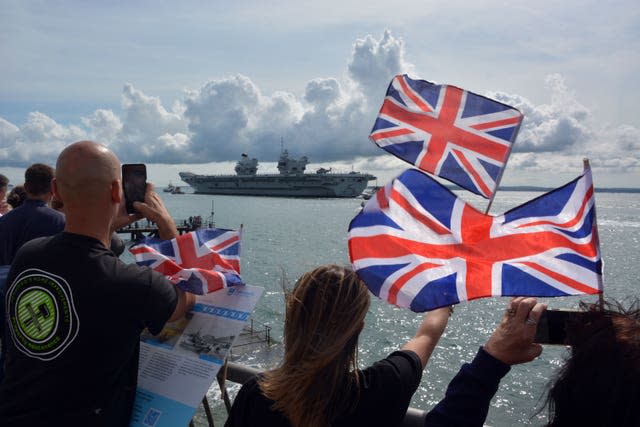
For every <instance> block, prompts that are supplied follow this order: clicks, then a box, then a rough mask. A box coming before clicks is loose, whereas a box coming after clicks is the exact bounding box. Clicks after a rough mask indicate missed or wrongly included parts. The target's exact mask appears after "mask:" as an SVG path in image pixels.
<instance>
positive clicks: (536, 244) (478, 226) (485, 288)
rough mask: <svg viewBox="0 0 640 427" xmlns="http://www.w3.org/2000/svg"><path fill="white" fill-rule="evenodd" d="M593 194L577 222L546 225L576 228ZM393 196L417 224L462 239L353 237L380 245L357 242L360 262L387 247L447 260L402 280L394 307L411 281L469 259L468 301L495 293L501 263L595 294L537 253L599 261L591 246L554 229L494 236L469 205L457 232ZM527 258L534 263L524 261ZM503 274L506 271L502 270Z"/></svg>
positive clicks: (399, 253) (389, 252)
mask: <svg viewBox="0 0 640 427" xmlns="http://www.w3.org/2000/svg"><path fill="white" fill-rule="evenodd" d="M592 194H593V189H591V190H590V191H589V192H587V194H586V195H585V197H584V199H583V201H582V207H581V209H580V211H579V212H578V213H577V214H576V216H575V217H574V218H572V219H570V220H568V221H566V222H565V223H552V222H549V221H545V222H544V223H545V224H546V225H555V226H557V227H570V226H571V225H573V224H576V223H577V222H578V221H579V219H580V218H581V217H582V215H583V213H584V211H585V209H587V207H588V203H589V199H590V198H591V196H592ZM390 196H391V197H390V198H391V200H393V202H395V203H397V205H398V206H399V207H401V208H402V209H404V210H405V211H407V212H411V215H412V216H413V217H414V218H415V219H416V220H418V221H420V222H422V223H423V224H424V225H425V226H427V227H428V228H430V229H431V230H433V231H434V232H435V233H437V234H439V235H444V234H448V235H449V236H454V234H455V235H456V237H455V239H456V240H457V242H456V243H453V244H434V243H430V242H424V241H415V240H413V239H408V238H403V237H398V236H394V235H390V234H380V235H377V236H375V237H367V238H363V237H352V239H372V238H373V239H375V241H371V240H369V242H368V243H367V244H357V242H355V241H354V242H353V244H354V245H355V246H357V247H358V248H359V252H358V258H359V259H362V258H369V257H372V258H375V257H379V256H380V253H379V249H378V248H379V247H384V248H385V257H388V258H391V259H392V258H401V257H406V256H407V255H410V254H416V255H418V256H422V257H424V258H428V259H430V260H431V261H434V260H442V262H439V261H438V262H437V263H436V262H423V263H421V264H420V265H418V266H415V267H414V268H412V269H410V270H409V271H407V272H406V273H404V274H403V275H402V276H401V277H399V278H398V279H397V280H396V281H395V282H394V283H393V285H392V286H391V287H390V289H389V297H388V299H389V302H391V303H392V304H395V303H396V298H397V294H398V292H399V291H400V289H401V288H402V287H403V286H404V284H405V283H406V282H408V281H409V280H411V279H412V278H413V277H415V276H416V275H418V274H420V273H421V272H423V271H426V270H429V269H432V268H438V267H442V266H443V265H445V264H446V263H447V262H448V261H449V260H451V259H453V258H464V260H465V264H466V276H465V280H464V283H465V287H466V292H467V299H468V300H472V299H476V298H481V297H484V296H489V295H492V283H493V281H494V280H495V278H494V277H493V274H494V271H495V270H494V266H495V265H496V264H498V263H505V262H513V263H519V264H522V265H526V266H527V267H529V268H531V269H534V270H536V271H538V272H540V273H542V274H545V275H547V276H549V277H552V278H554V279H556V280H560V281H561V282H562V283H563V284H565V285H567V286H570V287H573V288H574V289H575V290H576V291H578V292H584V293H593V289H591V288H589V287H588V286H586V285H584V284H582V283H580V282H578V281H576V280H574V279H572V278H571V277H568V276H565V275H562V274H561V273H558V272H557V271H551V270H549V269H548V268H545V267H544V266H543V265H541V264H538V263H536V262H535V256H536V255H538V254H541V253H543V252H546V251H549V250H553V249H555V248H558V247H562V248H565V249H569V250H573V251H575V252H577V253H579V254H581V255H583V256H585V257H589V258H593V257H596V256H597V248H596V247H594V245H593V244H592V243H591V242H584V243H577V242H574V241H572V240H571V239H570V238H568V237H567V236H565V235H564V234H562V233H560V232H554V231H551V227H546V228H544V229H540V227H536V230H529V231H527V232H521V233H511V234H508V233H502V234H503V235H499V236H494V235H492V232H491V229H492V226H494V227H495V223H494V222H495V221H494V217H493V216H491V215H485V214H483V213H481V212H478V211H477V210H475V209H473V208H472V207H470V206H469V205H467V204H465V205H464V207H463V209H462V213H461V221H459V226H458V227H459V228H458V227H456V228H457V230H455V232H454V233H452V232H451V231H449V229H448V228H446V227H444V226H443V225H441V224H440V223H439V222H437V220H435V219H434V218H432V217H430V216H428V215H425V214H423V213H422V212H419V211H418V210H416V209H415V208H414V207H413V206H412V205H411V203H410V202H409V201H408V200H406V199H405V198H404V197H403V196H402V194H401V193H400V192H398V191H397V190H396V189H392V190H391V195H390ZM383 208H384V206H383ZM454 223H455V222H454ZM540 224H542V223H541V222H540V221H536V222H531V223H530V224H525V225H520V226H518V228H520V229H524V228H526V227H535V226H539V225H540ZM594 231H595V230H594ZM595 235H596V234H595V233H593V234H592V236H595ZM525 258H526V259H528V260H527V261H524V260H523V261H518V260H520V259H525ZM458 273H460V272H458ZM497 274H500V273H499V272H498V273H497Z"/></svg>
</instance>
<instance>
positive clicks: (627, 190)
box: [446, 185, 640, 193]
mask: <svg viewBox="0 0 640 427" xmlns="http://www.w3.org/2000/svg"><path fill="white" fill-rule="evenodd" d="M446 187H447V188H448V189H449V190H462V188H460V187H457V186H455V185H446ZM556 188H557V187H533V186H530V185H510V186H505V187H499V188H498V192H500V191H531V192H539V193H546V192H548V191H551V190H555V189H556ZM595 190H596V193H640V188H626V187H604V188H597V187H596V189H595Z"/></svg>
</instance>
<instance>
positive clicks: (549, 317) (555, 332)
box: [533, 310, 585, 345]
mask: <svg viewBox="0 0 640 427" xmlns="http://www.w3.org/2000/svg"><path fill="white" fill-rule="evenodd" d="M584 314H585V312H584V311H573V310H545V311H544V312H543V313H542V316H541V317H540V320H539V321H538V326H537V329H536V336H535V338H534V339H533V342H536V343H538V344H555V345H571V342H570V340H569V339H568V337H567V326H568V325H575V324H580V323H581V322H582V319H583V317H584Z"/></svg>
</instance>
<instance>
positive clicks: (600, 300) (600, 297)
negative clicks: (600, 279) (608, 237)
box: [582, 157, 604, 310]
mask: <svg viewBox="0 0 640 427" xmlns="http://www.w3.org/2000/svg"><path fill="white" fill-rule="evenodd" d="M582 169H583V171H584V172H587V171H588V170H590V169H591V165H590V164H589V159H588V158H586V157H585V158H583V159H582ZM592 185H593V184H592ZM595 197H596V196H595V186H594V194H593V222H594V226H595V233H594V236H595V238H596V239H598V242H596V245H597V247H598V248H600V242H599V240H600V237H599V236H598V219H597V218H598V216H597V211H596V209H595V205H596V203H595ZM601 291H602V292H600V293H599V294H598V304H599V305H600V310H604V284H603V286H602V289H601Z"/></svg>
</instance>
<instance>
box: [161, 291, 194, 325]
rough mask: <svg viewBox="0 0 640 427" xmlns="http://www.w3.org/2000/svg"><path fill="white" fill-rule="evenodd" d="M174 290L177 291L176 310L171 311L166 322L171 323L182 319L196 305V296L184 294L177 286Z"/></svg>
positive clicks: (188, 293) (189, 293)
mask: <svg viewBox="0 0 640 427" xmlns="http://www.w3.org/2000/svg"><path fill="white" fill-rule="evenodd" d="M176 290H177V291H178V303H177V304H176V308H175V309H174V310H173V313H172V314H171V317H170V318H169V320H168V322H173V321H175V320H178V319H181V318H183V317H184V315H185V314H187V313H188V312H189V310H191V308H192V307H193V305H194V304H195V303H196V296H195V295H194V294H192V293H191V292H185V291H183V290H182V289H180V288H178V287H177V286H176Z"/></svg>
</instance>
